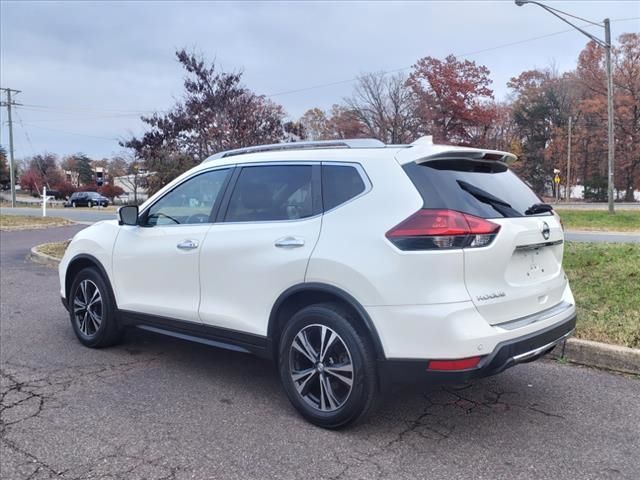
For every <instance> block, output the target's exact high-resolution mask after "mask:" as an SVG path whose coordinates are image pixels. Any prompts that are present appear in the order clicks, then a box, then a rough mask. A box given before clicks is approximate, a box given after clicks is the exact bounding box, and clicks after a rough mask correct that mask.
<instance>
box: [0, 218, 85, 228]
mask: <svg viewBox="0 0 640 480" xmlns="http://www.w3.org/2000/svg"><path fill="white" fill-rule="evenodd" d="M72 224H73V222H71V221H69V220H67V219H65V218H58V217H31V216H27V215H0V230H30V229H36V228H48V227H61V226H63V225H72Z"/></svg>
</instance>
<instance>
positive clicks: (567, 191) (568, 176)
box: [565, 116, 573, 202]
mask: <svg viewBox="0 0 640 480" xmlns="http://www.w3.org/2000/svg"><path fill="white" fill-rule="evenodd" d="M572 126H573V118H571V116H569V135H568V137H569V138H568V139H567V190H566V192H565V197H566V200H567V202H569V200H571V127H572Z"/></svg>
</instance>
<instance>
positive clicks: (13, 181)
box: [0, 88, 20, 208]
mask: <svg viewBox="0 0 640 480" xmlns="http://www.w3.org/2000/svg"><path fill="white" fill-rule="evenodd" d="M0 90H4V91H5V92H6V93H7V101H6V102H4V103H2V104H1V105H2V106H6V107H7V117H8V119H9V179H10V182H11V206H12V207H13V208H15V206H16V176H15V168H14V165H15V163H14V159H13V123H12V121H11V106H12V105H19V104H18V103H15V102H12V101H11V93H12V92H13V93H16V94H18V93H20V90H13V89H11V88H0Z"/></svg>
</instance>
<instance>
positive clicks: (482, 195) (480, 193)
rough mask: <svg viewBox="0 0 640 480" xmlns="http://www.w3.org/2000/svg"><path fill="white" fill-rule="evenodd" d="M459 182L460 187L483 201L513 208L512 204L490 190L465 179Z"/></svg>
mask: <svg viewBox="0 0 640 480" xmlns="http://www.w3.org/2000/svg"><path fill="white" fill-rule="evenodd" d="M457 182H458V185H460V188H462V189H463V190H465V191H467V192H469V193H470V194H471V195H473V196H474V197H476V198H477V199H478V200H482V201H483V202H485V203H489V204H492V205H501V206H503V207H507V208H512V207H511V205H510V204H508V203H507V202H505V201H504V200H502V199H500V198H498V197H495V196H493V195H491V194H490V193H489V192H487V191H485V190H482V189H481V188H478V187H475V186H473V185H471V184H470V183H467V182H465V181H464V180H458V181H457Z"/></svg>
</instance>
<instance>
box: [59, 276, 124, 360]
mask: <svg viewBox="0 0 640 480" xmlns="http://www.w3.org/2000/svg"><path fill="white" fill-rule="evenodd" d="M67 302H68V303H69V316H70V319H71V325H72V327H73V331H74V333H75V334H76V337H78V340H80V343H82V344H83V345H85V346H87V347H91V348H101V347H108V346H111V345H114V344H116V343H118V342H119V341H120V338H121V334H122V330H121V328H120V326H119V325H118V321H117V319H116V308H115V302H114V300H113V296H112V293H111V290H110V288H109V287H108V285H107V283H106V281H105V280H104V278H103V277H102V275H101V274H100V272H99V271H98V270H97V269H95V268H91V267H89V268H85V269H84V270H81V271H80V272H79V273H78V274H77V275H76V277H75V278H74V280H73V284H72V285H71V289H70V290H69V298H68V299H67Z"/></svg>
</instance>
